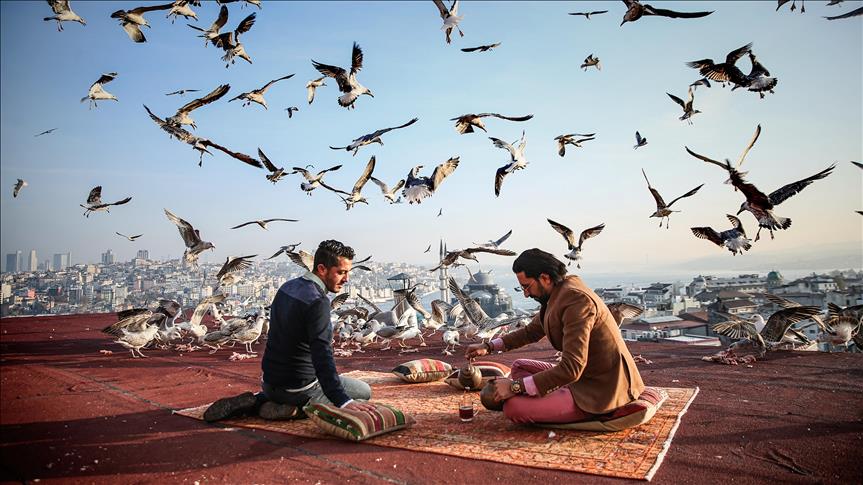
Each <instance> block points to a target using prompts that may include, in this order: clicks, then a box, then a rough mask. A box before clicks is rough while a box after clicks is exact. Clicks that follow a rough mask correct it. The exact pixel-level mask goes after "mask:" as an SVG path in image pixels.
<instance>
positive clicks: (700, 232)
mask: <svg viewBox="0 0 863 485" xmlns="http://www.w3.org/2000/svg"><path fill="white" fill-rule="evenodd" d="M725 217H727V218H728V220H729V221H731V225H732V226H734V227H732V228H731V229H727V230H725V231H722V232H716V231H715V230H714V229H713V228H711V227H691V228H690V230H691V231H692V234H695V236H696V237H699V238H701V239H707V240H708V241H710V242H712V243H713V244H716V245H717V246H719V247H726V248H728V250H729V251H731V254H733V255H734V256H737V255H738V254H743V252H744V251H749V249H750V248H751V247H752V241H751V240H749V239H748V238H747V237H746V231H744V230H743V224H742V223H741V222H740V219H738V218H737V217H735V216H732V215H731V214H726V215H725Z"/></svg>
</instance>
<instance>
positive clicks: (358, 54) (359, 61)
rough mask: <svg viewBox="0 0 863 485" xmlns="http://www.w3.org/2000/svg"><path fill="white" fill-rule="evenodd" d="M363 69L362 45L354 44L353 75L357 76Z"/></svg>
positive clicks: (352, 52)
mask: <svg viewBox="0 0 863 485" xmlns="http://www.w3.org/2000/svg"><path fill="white" fill-rule="evenodd" d="M362 68H363V50H362V49H360V45H359V44H357V43H356V42H354V48H353V50H352V51H351V74H356V73H358V72H359V71H360V69H362Z"/></svg>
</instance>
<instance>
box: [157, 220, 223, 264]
mask: <svg viewBox="0 0 863 485" xmlns="http://www.w3.org/2000/svg"><path fill="white" fill-rule="evenodd" d="M165 215H166V216H168V220H169V221H171V222H173V223H174V224H175V225H176V226H177V229H179V230H180V237H182V238H183V243H184V244H185V245H186V250H185V251H184V252H183V259H184V260H185V261H186V262H187V263H189V264H190V265H191V266H192V267H197V266H198V257H199V256H200V255H201V253H203V252H204V251H206V250H208V249H216V246H213V243H211V242H208V241H204V240H202V239H201V233H200V231H198V230H197V229H195V228H194V227H192V225H191V224H189V223H188V222H186V221H184V220H183V219H180V218H179V217H177V216H175V215H174V214H173V213H171V211H169V210H168V209H165Z"/></svg>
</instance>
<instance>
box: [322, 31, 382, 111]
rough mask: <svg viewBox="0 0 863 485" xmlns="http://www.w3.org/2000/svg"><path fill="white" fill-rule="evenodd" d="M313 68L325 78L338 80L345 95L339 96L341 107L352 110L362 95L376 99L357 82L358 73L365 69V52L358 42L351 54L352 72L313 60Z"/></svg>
mask: <svg viewBox="0 0 863 485" xmlns="http://www.w3.org/2000/svg"><path fill="white" fill-rule="evenodd" d="M312 66H314V67H315V69H317V70H318V72H320V73H321V74H323V75H324V76H325V77H331V78H333V79H335V80H336V83H338V85H339V91H341V92H343V93H344V94H343V95H341V96H339V99H338V101H339V106H342V107H344V108H348V109H351V108H353V107H354V103H355V102H356V101H357V98H358V97H360V96H361V95H363V94H367V95H369V96H371V97H373V98H374V97H375V96H374V95H373V94H372V92H371V91H370V90H369V88H367V87H365V86H363V85H362V84H360V83H359V81H357V73H358V72H359V71H360V69H362V68H363V51H362V49H360V46H359V44H357V43H356V42H354V47H353V51H352V52H351V70H350V72H348V71H346V70H345V69H342V68H341V67H336V66H330V65H328V64H321V63H319V62H316V61H315V60H314V59H313V60H312ZM310 102H311V101H310Z"/></svg>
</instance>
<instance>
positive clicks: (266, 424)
mask: <svg viewBox="0 0 863 485" xmlns="http://www.w3.org/2000/svg"><path fill="white" fill-rule="evenodd" d="M345 375H348V376H351V377H355V378H358V379H362V380H364V381H366V382H368V383H369V384H370V385H371V386H372V396H373V398H374V400H375V401H380V402H384V403H387V404H390V405H393V406H395V407H397V408H399V409H400V410H402V411H403V412H404V413H406V414H410V415H411V416H413V417H414V418H415V419H416V424H415V425H414V426H413V427H412V428H409V429H406V430H401V431H396V432H394V433H390V434H386V435H381V436H377V437H375V438H372V439H370V440H368V443H370V444H375V445H380V446H388V447H391V448H401V449H407V450H411V451H424V452H431V453H439V454H442V455H451V456H457V457H460V458H464V457H475V458H476V459H481V460H488V461H493V462H499V463H507V464H512V465H518V466H531V467H536V468H547V469H555V470H567V471H573V472H581V473H591V474H595V475H604V476H612V477H621V478H632V479H641V480H650V479H651V477H652V476H653V474H654V473H655V472H656V470H657V469H658V468H659V465H660V464H661V463H662V459H663V458H664V456H665V453H666V452H667V451H668V448H669V446H671V439H672V438H673V436H674V432H675V430H676V429H677V426H678V425H679V424H680V418H681V416H683V414H684V413H685V412H686V409H687V408H688V407H689V404H690V403H691V402H692V400H693V399H695V395H696V394H698V389H697V388H695V389H681V388H663V389H665V391H666V392H667V393H668V399H666V400H665V402H664V403H663V404H662V406H661V407H660V408H659V410H658V411H657V412H656V415H655V416H654V417H653V419H652V420H651V421H650V422H648V423H645V424H643V425H641V426H637V427H635V428H630V429H627V430H624V431H619V432H616V433H595V432H588V431H571V430H562V429H556V430H554V432H550V431H549V430H547V429H539V428H535V427H531V426H525V425H517V424H513V423H511V422H510V421H509V420H507V419H506V418H505V417H504V416H503V414H502V413H499V412H493V411H488V410H486V409H485V408H483V407H482V405H481V404H480V403H479V394H478V393H474V394H472V396H473V398H474V400H475V403H476V409H477V414H476V417H474V419H473V421H472V422H468V423H463V422H461V421H460V420H459V417H458V405H459V401H460V400H461V399H462V393H461V392H459V391H456V390H455V389H453V388H452V387H450V386H448V385H447V384H444V383H443V382H431V383H425V384H407V383H404V382H402V381H401V380H399V379H398V378H397V377H395V376H394V375H392V374H389V373H383V372H365V371H353V372H350V373H347V374H345ZM207 406H209V404H205V405H202V406H198V407H194V408H188V409H183V410H179V411H175V413H176V414H180V415H183V416H188V417H190V418H195V419H202V416H203V414H204V410H205V409H207ZM222 423H223V424H227V425H231V426H239V427H245V428H255V429H262V430H266V431H276V432H281V433H288V434H291V435H296V436H305V437H310V438H320V439H337V438H334V437H332V436H330V435H327V434H324V433H323V432H322V431H320V430H319V429H318V428H317V427H316V426H315V425H314V424H313V423H312V422H311V421H310V420H308V419H303V420H298V421H265V420H263V419H260V418H257V417H245V418H240V419H232V420H225V421H222Z"/></svg>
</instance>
